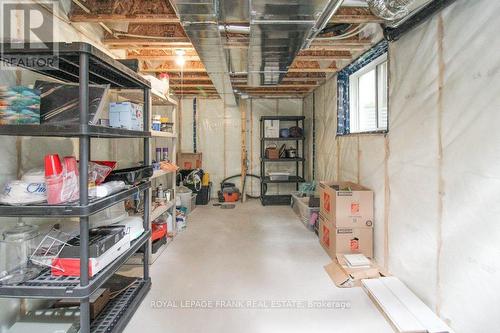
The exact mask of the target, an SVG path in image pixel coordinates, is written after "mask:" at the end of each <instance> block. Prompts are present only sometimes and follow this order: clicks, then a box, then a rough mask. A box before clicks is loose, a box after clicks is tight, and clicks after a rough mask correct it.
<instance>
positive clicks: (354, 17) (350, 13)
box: [330, 7, 383, 24]
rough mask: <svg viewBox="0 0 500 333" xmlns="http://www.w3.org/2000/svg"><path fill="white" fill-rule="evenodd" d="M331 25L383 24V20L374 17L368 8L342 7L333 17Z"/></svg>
mask: <svg viewBox="0 0 500 333" xmlns="http://www.w3.org/2000/svg"><path fill="white" fill-rule="evenodd" d="M330 22H331V23H353V24H361V23H382V22H383V20H382V19H381V18H379V17H377V16H375V15H373V14H372V13H371V11H370V9H369V8H366V7H340V8H339V10H338V11H337V12H336V13H335V15H333V16H332V19H331V20H330Z"/></svg>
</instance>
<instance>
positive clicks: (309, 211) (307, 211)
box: [291, 192, 319, 231]
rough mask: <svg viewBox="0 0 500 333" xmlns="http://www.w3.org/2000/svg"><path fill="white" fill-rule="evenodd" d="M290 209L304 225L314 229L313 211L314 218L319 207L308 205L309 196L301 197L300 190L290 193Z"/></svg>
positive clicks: (311, 229)
mask: <svg viewBox="0 0 500 333" xmlns="http://www.w3.org/2000/svg"><path fill="white" fill-rule="evenodd" d="M291 205H292V209H293V211H294V212H295V214H297V216H298V217H299V218H300V221H301V222H302V224H304V226H305V227H306V228H307V229H308V230H310V231H314V222H315V221H314V220H312V218H313V213H316V218H317V216H318V214H319V207H309V197H301V193H300V192H293V193H292V202H291Z"/></svg>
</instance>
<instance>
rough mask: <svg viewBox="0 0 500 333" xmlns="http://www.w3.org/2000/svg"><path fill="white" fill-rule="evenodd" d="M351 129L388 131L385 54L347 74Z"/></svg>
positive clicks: (360, 131)
mask: <svg viewBox="0 0 500 333" xmlns="http://www.w3.org/2000/svg"><path fill="white" fill-rule="evenodd" d="M349 115H350V126H349V132H350V133H363V132H375V131H387V54H384V55H382V56H381V57H379V58H377V59H375V60H374V61H373V62H371V63H370V64H369V65H367V66H365V67H363V68H362V69H360V70H359V71H357V72H355V73H353V74H351V75H350V77H349Z"/></svg>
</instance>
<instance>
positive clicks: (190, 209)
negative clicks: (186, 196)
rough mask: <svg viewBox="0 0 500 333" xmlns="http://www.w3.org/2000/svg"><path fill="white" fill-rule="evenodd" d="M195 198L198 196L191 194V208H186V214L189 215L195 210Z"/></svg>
mask: <svg viewBox="0 0 500 333" xmlns="http://www.w3.org/2000/svg"><path fill="white" fill-rule="evenodd" d="M197 196H198V195H197V194H195V193H193V194H192V195H191V206H190V207H188V214H191V213H192V212H193V210H195V209H196V197H197Z"/></svg>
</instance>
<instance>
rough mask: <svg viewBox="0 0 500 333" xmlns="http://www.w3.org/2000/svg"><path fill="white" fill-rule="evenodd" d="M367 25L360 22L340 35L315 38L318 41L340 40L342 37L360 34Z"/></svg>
mask: <svg viewBox="0 0 500 333" xmlns="http://www.w3.org/2000/svg"><path fill="white" fill-rule="evenodd" d="M367 27H368V25H366V24H361V25H358V26H357V27H356V28H354V29H352V30H351V31H347V32H346V33H344V34H342V35H338V36H333V37H318V38H316V39H315V40H319V41H322V40H342V39H346V38H350V37H354V36H356V35H358V34H360V33H361V32H363V31H364V30H365V29H366V28H367Z"/></svg>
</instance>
